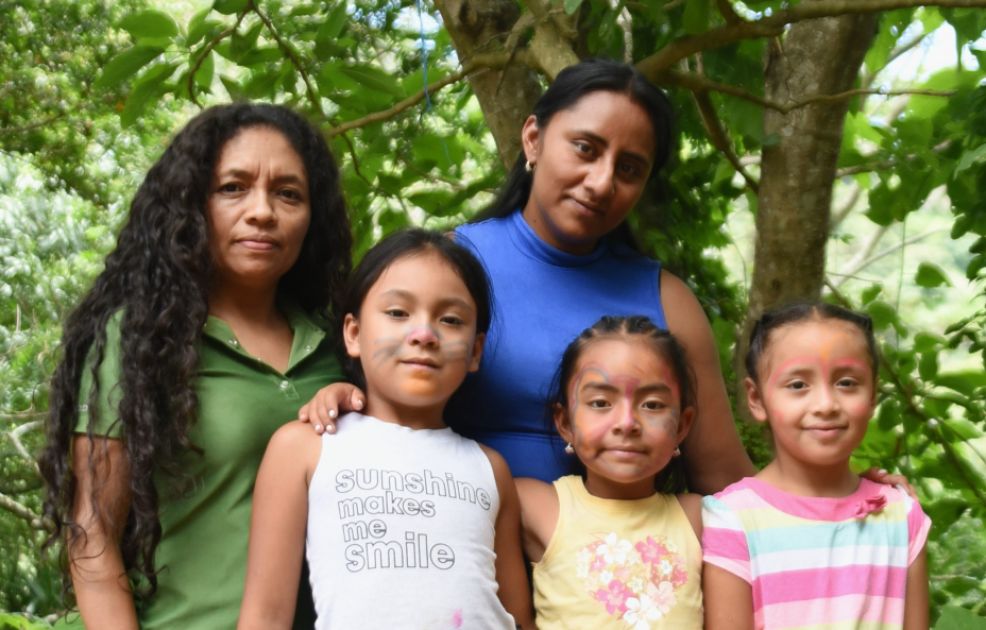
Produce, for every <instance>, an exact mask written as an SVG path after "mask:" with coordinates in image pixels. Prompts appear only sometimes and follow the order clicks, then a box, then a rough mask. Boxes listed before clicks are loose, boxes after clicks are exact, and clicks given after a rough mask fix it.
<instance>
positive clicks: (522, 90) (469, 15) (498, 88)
mask: <svg viewBox="0 0 986 630" xmlns="http://www.w3.org/2000/svg"><path fill="white" fill-rule="evenodd" d="M435 4H436V6H437V7H438V10H439V12H440V13H441V14H442V20H443V21H444V23H445V28H446V29H448V32H449V35H451V36H452V42H453V43H454V44H455V48H456V50H457V51H458V53H459V58H460V59H461V60H463V61H465V60H466V59H469V58H470V57H471V56H472V55H475V54H478V53H494V52H510V51H506V50H505V48H504V44H505V42H506V40H507V37H508V35H509V34H510V32H511V29H512V28H513V26H514V24H515V23H516V22H517V20H518V18H520V9H518V7H517V3H516V2H514V1H513V0H436V2H435ZM469 83H470V85H472V89H473V92H474V93H475V94H476V98H477V99H479V105H480V107H481V108H482V110H483V115H484V116H485V117H486V123H487V125H489V128H490V132H491V133H492V134H493V139H494V140H495V141H496V146H497V149H498V150H499V153H500V159H501V160H502V161H503V164H504V165H505V166H506V167H507V168H508V169H509V168H510V166H512V165H513V162H514V160H516V159H517V156H518V155H519V154H520V149H521V145H520V129H521V127H522V126H523V124H524V120H525V119H526V118H527V116H528V114H530V113H531V110H532V109H533V108H534V103H535V102H536V101H537V99H538V97H539V96H540V95H541V84H540V82H539V80H538V75H537V73H535V72H534V71H533V70H532V69H531V68H529V67H528V66H526V65H524V64H520V63H515V64H511V65H509V66H507V67H506V68H505V69H503V70H488V71H485V72H480V73H476V74H473V75H471V76H470V77H469Z"/></svg>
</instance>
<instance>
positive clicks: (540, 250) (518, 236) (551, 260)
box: [508, 210, 609, 267]
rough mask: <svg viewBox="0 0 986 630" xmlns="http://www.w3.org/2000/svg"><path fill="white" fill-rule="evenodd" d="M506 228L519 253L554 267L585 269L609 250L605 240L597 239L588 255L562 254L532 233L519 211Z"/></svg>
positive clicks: (510, 218) (513, 215)
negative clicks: (597, 241)
mask: <svg viewBox="0 0 986 630" xmlns="http://www.w3.org/2000/svg"><path fill="white" fill-rule="evenodd" d="M508 226H509V229H510V236H511V238H512V239H513V240H514V244H515V245H516V246H517V248H518V249H520V251H521V252H523V253H524V254H526V255H527V256H529V257H530V258H534V259H535V260H540V261H541V262H545V263H547V264H549V265H554V266H556V267H585V266H587V265H591V264H592V263H594V262H596V261H597V260H599V259H600V258H602V257H603V256H605V255H606V252H607V251H608V250H609V247H608V245H607V243H606V239H599V243H597V244H596V248H595V249H594V250H592V252H591V253H589V254H585V255H578V254H569V253H568V252H563V251H562V250H560V249H558V248H556V247H553V246H552V245H549V244H548V243H545V242H544V241H543V240H541V237H540V236H538V235H537V233H535V232H534V228H532V227H531V226H530V225H528V224H527V221H525V220H524V214H523V212H522V211H521V210H517V211H516V212H514V213H513V214H511V215H510V217H509V223H508Z"/></svg>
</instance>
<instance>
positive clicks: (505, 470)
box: [477, 442, 513, 485]
mask: <svg viewBox="0 0 986 630" xmlns="http://www.w3.org/2000/svg"><path fill="white" fill-rule="evenodd" d="M477 444H479V443H478V442H477ZM479 448H481V449H483V453H485V454H486V457H487V459H489V460H490V466H492V467H493V476H494V477H495V478H496V483H497V485H500V484H501V483H505V482H510V481H513V475H511V474H510V466H508V465H507V460H505V459H503V455H500V454H499V453H498V452H496V450H495V449H492V448H490V447H489V446H486V445H485V444H480V445H479Z"/></svg>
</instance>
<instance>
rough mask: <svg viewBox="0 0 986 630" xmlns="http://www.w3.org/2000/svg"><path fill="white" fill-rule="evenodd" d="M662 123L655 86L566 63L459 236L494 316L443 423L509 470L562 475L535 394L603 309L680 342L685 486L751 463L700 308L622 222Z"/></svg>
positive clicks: (703, 486) (664, 110)
mask: <svg viewBox="0 0 986 630" xmlns="http://www.w3.org/2000/svg"><path fill="white" fill-rule="evenodd" d="M671 118H672V115H671V108H670V104H669V103H668V100H667V98H666V97H665V95H664V94H663V93H662V92H661V91H660V90H659V89H658V88H656V87H655V86H653V85H652V84H651V83H649V82H648V81H647V79H645V78H644V77H643V76H642V75H641V74H640V73H639V72H638V71H637V70H635V69H634V68H633V67H632V66H629V65H626V64H622V63H617V62H613V61H606V60H588V61H584V62H582V63H579V64H576V65H574V66H570V67H569V68H566V69H565V70H563V71H562V72H561V73H559V74H558V76H557V78H556V79H555V81H554V83H552V85H551V87H550V88H548V90H547V91H546V92H545V93H544V95H543V96H542V97H541V99H540V100H539V101H538V103H537V104H536V105H535V107H534V112H533V113H532V114H531V116H530V117H528V119H527V121H526V123H525V124H524V127H523V130H522V132H521V138H522V141H523V152H522V154H521V155H520V157H519V158H518V160H517V162H516V164H515V165H514V168H513V170H512V171H511V173H510V176H509V178H508V180H507V182H506V184H505V186H504V188H503V190H502V191H501V192H500V195H499V197H498V198H497V200H496V201H495V202H494V203H493V205H492V206H491V207H490V208H489V209H487V211H486V212H484V213H483V214H482V215H481V216H480V217H479V219H477V221H476V222H473V223H470V224H467V225H464V226H461V227H459V228H458V229H457V230H456V232H455V233H456V239H457V240H459V241H460V242H462V243H463V244H464V245H466V246H467V247H469V248H470V249H471V250H472V251H473V252H474V253H475V254H476V255H477V256H478V257H479V258H480V260H482V262H483V264H484V265H485V267H486V270H487V272H488V273H489V276H490V281H491V284H492V287H493V292H494V296H495V307H496V311H495V315H494V323H493V326H492V328H491V329H490V331H489V333H488V336H487V341H486V352H485V353H484V356H483V361H482V365H481V367H480V369H479V372H477V373H476V374H474V375H472V376H471V378H470V379H468V380H467V381H466V384H465V385H464V386H463V388H462V389H461V390H460V392H459V394H458V395H457V396H456V397H455V398H454V399H453V401H452V404H451V405H450V407H449V409H448V411H447V412H446V415H447V416H448V418H447V421H448V424H449V425H450V426H452V427H453V428H454V429H456V430H458V431H460V432H462V433H464V434H465V435H467V436H469V437H472V438H475V439H477V440H478V441H480V442H483V443H485V444H488V445H489V446H492V447H493V448H495V449H496V450H498V451H499V452H500V453H501V454H502V455H503V456H504V457H505V458H506V459H507V462H508V463H509V464H510V468H511V470H512V472H513V474H514V476H515V477H524V476H527V477H537V478H539V479H542V480H545V481H552V480H554V479H556V478H558V477H560V476H562V475H565V474H569V473H570V472H571V465H572V463H573V461H574V458H572V457H571V456H569V455H566V454H565V453H564V446H565V445H564V444H563V443H561V442H560V439H559V438H558V437H557V436H556V434H555V431H554V427H553V426H551V425H550V423H548V422H546V409H545V400H546V396H547V391H548V385H549V382H550V381H551V379H552V377H553V376H554V370H555V366H557V364H558V360H559V357H561V354H562V351H563V350H564V348H565V346H566V345H567V344H568V343H569V342H570V341H571V340H572V339H574V338H575V337H576V336H577V335H578V334H579V332H581V331H582V330H583V329H584V328H586V327H588V326H590V325H592V323H593V322H595V321H596V320H597V319H599V317H600V316H602V315H646V316H648V317H650V318H651V319H652V320H653V321H654V322H656V323H657V324H658V325H660V326H663V327H666V328H668V329H669V330H670V331H671V332H673V333H674V334H675V336H676V337H677V338H678V339H679V340H681V342H682V343H683V345H684V346H685V348H686V350H687V352H688V356H689V359H690V360H691V362H692V364H693V365H694V367H695V372H696V377H697V381H698V396H697V398H698V400H699V401H700V402H701V404H700V406H699V410H698V413H699V415H698V418H697V419H696V422H695V423H694V425H693V427H692V430H691V433H690V434H689V436H688V439H687V440H686V441H685V449H687V451H688V455H689V457H688V458H687V459H686V461H687V462H688V476H689V482H690V486H691V489H692V490H694V491H697V492H713V491H716V490H719V489H721V488H723V487H725V486H726V485H728V484H729V483H731V482H733V481H735V480H737V479H740V478H741V477H743V476H745V475H748V474H751V473H752V471H753V466H752V464H751V463H750V460H749V459H748V457H747V456H746V453H745V451H744V450H743V447H742V445H741V443H740V440H739V436H738V435H737V432H736V429H735V426H734V425H733V417H732V413H731V411H730V407H729V402H728V399H727V397H726V389H725V385H724V383H723V380H722V375H721V372H720V369H719V359H718V355H717V351H716V347H715V343H714V340H713V336H712V331H711V328H710V326H709V323H708V320H707V319H706V317H705V314H704V313H703V311H702V308H701V306H700V305H699V303H698V301H697V300H696V298H695V296H694V295H693V294H692V292H691V290H690V289H689V288H688V287H687V286H686V285H685V284H684V282H682V281H681V280H680V279H678V278H677V277H675V276H673V275H672V274H670V273H668V272H667V271H666V270H663V269H661V265H660V263H659V262H657V261H655V260H651V259H649V258H647V257H645V256H643V255H642V254H640V253H639V252H638V251H637V250H636V249H635V247H634V246H633V242H634V241H633V237H632V235H631V234H630V231H629V228H628V227H627V225H626V223H625V221H624V219H625V218H626V216H627V214H628V213H629V212H630V211H631V209H632V208H633V207H634V205H635V204H636V203H637V201H638V199H639V198H640V196H641V194H642V193H643V191H644V188H645V185H646V183H647V181H648V179H649V178H651V177H653V176H654V175H655V174H656V173H657V172H658V171H659V170H660V169H661V168H662V167H663V166H664V164H665V162H666V161H667V158H668V155H669V153H670V150H671V145H672V138H671Z"/></svg>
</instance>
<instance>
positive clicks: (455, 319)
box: [438, 315, 466, 326]
mask: <svg viewBox="0 0 986 630" xmlns="http://www.w3.org/2000/svg"><path fill="white" fill-rule="evenodd" d="M438 321H440V322H442V323H443V324H447V325H449V326H462V325H463V324H465V323H466V320H464V319H462V318H461V317H459V316H457V315H445V316H443V317H441V318H440V319H439V320H438Z"/></svg>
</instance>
